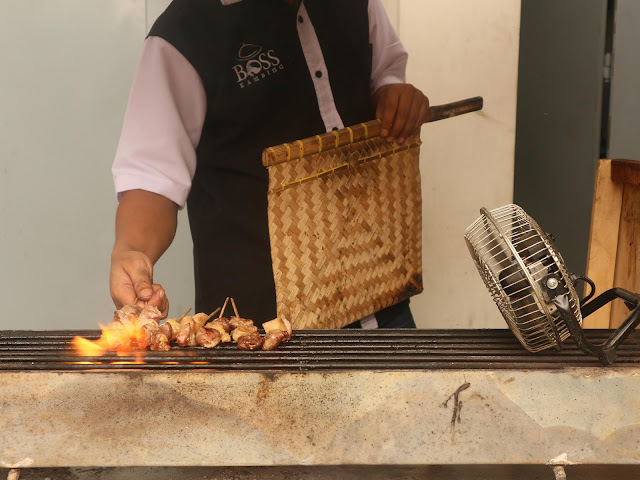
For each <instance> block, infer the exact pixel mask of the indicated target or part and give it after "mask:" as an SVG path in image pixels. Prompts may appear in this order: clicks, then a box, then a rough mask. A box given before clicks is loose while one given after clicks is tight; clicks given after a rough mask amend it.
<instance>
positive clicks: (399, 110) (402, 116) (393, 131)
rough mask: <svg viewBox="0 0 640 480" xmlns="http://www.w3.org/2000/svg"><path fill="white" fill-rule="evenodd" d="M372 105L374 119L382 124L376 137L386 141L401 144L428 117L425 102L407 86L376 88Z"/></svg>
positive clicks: (424, 97) (401, 84) (391, 85)
mask: <svg viewBox="0 0 640 480" xmlns="http://www.w3.org/2000/svg"><path fill="white" fill-rule="evenodd" d="M373 102H374V104H375V106H376V118H378V119H379V120H381V121H382V124H381V125H380V135H381V136H382V137H386V138H387V141H389V142H393V141H397V142H398V143H404V141H405V140H406V139H407V137H408V136H409V135H411V134H412V133H414V132H416V131H417V130H418V129H419V128H420V126H421V125H422V124H423V123H424V122H425V121H426V120H427V119H428V118H429V99H428V98H427V97H426V96H425V95H424V94H423V93H422V92H421V91H420V90H418V89H417V88H416V87H414V86H413V85H410V84H408V83H394V84H390V85H385V86H384V87H380V88H379V89H378V90H376V92H375V93H374V94H373Z"/></svg>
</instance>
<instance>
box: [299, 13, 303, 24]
mask: <svg viewBox="0 0 640 480" xmlns="http://www.w3.org/2000/svg"><path fill="white" fill-rule="evenodd" d="M298 22H299V23H302V22H304V18H302V15H300V16H299V17H298Z"/></svg>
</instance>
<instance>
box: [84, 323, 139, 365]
mask: <svg viewBox="0 0 640 480" xmlns="http://www.w3.org/2000/svg"><path fill="white" fill-rule="evenodd" d="M99 325H100V328H101V330H102V335H101V336H100V338H99V339H98V340H89V339H86V338H83V337H75V338H74V339H73V342H72V343H73V347H74V349H75V351H76V352H77V354H78V355H79V356H81V357H101V356H104V355H106V354H107V353H108V352H114V351H115V352H116V355H117V356H118V357H128V356H131V355H132V354H133V355H135V360H134V361H118V362H113V363H114V364H143V363H145V361H144V360H143V359H142V352H141V351H140V350H137V349H138V339H139V338H141V335H142V334H143V333H142V332H141V329H140V328H138V327H137V318H132V319H131V321H127V322H113V323H111V324H110V325H107V326H105V325H102V324H99ZM78 363H84V362H78Z"/></svg>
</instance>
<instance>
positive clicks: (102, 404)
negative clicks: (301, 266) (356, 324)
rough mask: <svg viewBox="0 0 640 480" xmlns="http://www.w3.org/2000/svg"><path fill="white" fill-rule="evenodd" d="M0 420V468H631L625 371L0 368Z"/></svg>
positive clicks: (637, 418) (629, 384)
mask: <svg viewBox="0 0 640 480" xmlns="http://www.w3.org/2000/svg"><path fill="white" fill-rule="evenodd" d="M456 393H457V394H456ZM0 411H1V415H0V467H2V468H38V467H160V466H170V467H198V466H211V467H223V466H236V467H245V466H291V465H296V466H314V465H326V466H329V465H353V466H357V465H387V466H394V465H398V466H402V465H404V466H406V465H463V464H470V465H474V464H475V465H494V464H502V465H512V464H520V465H527V464H529V465H530V464H538V465H544V464H549V463H557V464H563V465H571V464H619V465H636V464H640V369H635V368H615V367H614V368H576V369H566V370H530V371H527V370H518V371H515V370H513V371H512V370H499V371H490V370H448V371H441V370H414V371H344V372H340V371H323V372H309V373H286V374H283V373H268V372H247V371H242V372H212V371H197V372H184V371H183V372H161V373H156V372H141V371H135V370H126V371H117V372H107V373H104V372H103V373H100V372H2V373H0ZM105 478H107V477H105ZM247 478H251V477H247ZM293 478H295V477H293Z"/></svg>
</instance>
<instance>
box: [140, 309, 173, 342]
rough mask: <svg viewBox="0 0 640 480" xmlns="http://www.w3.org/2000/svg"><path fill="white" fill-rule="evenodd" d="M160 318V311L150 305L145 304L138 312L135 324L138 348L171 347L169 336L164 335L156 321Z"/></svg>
mask: <svg viewBox="0 0 640 480" xmlns="http://www.w3.org/2000/svg"><path fill="white" fill-rule="evenodd" d="M161 318H162V313H161V312H160V310H158V309H157V308H156V307H154V306H152V305H145V307H144V308H143V309H142V311H141V312H140V314H139V315H138V320H137V322H136V324H137V325H136V326H137V329H138V334H137V340H138V348H140V349H142V350H146V348H147V347H149V348H150V349H151V350H160V351H168V350H170V349H171V346H170V345H169V338H168V337H167V335H165V334H164V333H163V332H162V330H160V326H159V325H158V321H159V320H160V319H161Z"/></svg>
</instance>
